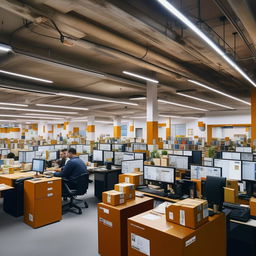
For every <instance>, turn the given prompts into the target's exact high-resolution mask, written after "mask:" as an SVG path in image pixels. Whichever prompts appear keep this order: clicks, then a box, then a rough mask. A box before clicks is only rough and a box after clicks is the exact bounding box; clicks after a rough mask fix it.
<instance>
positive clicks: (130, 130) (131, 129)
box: [127, 120, 135, 138]
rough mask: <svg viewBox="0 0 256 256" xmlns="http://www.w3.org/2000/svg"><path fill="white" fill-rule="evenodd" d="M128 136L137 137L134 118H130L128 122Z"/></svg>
mask: <svg viewBox="0 0 256 256" xmlns="http://www.w3.org/2000/svg"><path fill="white" fill-rule="evenodd" d="M127 130H128V132H127V134H128V137H129V138H135V128H134V120H130V121H129V124H128V129H127Z"/></svg>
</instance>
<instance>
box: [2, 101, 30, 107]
mask: <svg viewBox="0 0 256 256" xmlns="http://www.w3.org/2000/svg"><path fill="white" fill-rule="evenodd" d="M0 105H6V106H17V107H28V105H27V104H16V103H9V102H0Z"/></svg>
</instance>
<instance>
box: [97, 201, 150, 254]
mask: <svg viewBox="0 0 256 256" xmlns="http://www.w3.org/2000/svg"><path fill="white" fill-rule="evenodd" d="M153 204H154V199H152V198H149V197H146V196H145V197H143V198H139V197H136V198H135V200H129V201H127V202H126V203H125V204H121V205H118V206H112V205H107V204H104V203H99V204H98V246H99V255H102V256H103V255H104V256H128V237H127V219H128V218H130V217H132V216H134V215H137V214H140V213H142V212H144V211H148V210H150V209H153Z"/></svg>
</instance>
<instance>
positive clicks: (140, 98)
mask: <svg viewBox="0 0 256 256" xmlns="http://www.w3.org/2000/svg"><path fill="white" fill-rule="evenodd" d="M145 99H147V98H146V97H137V98H136V97H135V98H130V99H129V100H145Z"/></svg>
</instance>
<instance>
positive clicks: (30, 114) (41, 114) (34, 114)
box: [25, 113, 69, 118]
mask: <svg viewBox="0 0 256 256" xmlns="http://www.w3.org/2000/svg"><path fill="white" fill-rule="evenodd" d="M25 115H26V116H45V117H47V116H50V117H57V118H60V117H62V118H67V117H69V116H60V115H47V114H43V113H40V114H36V113H26V114H25Z"/></svg>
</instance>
